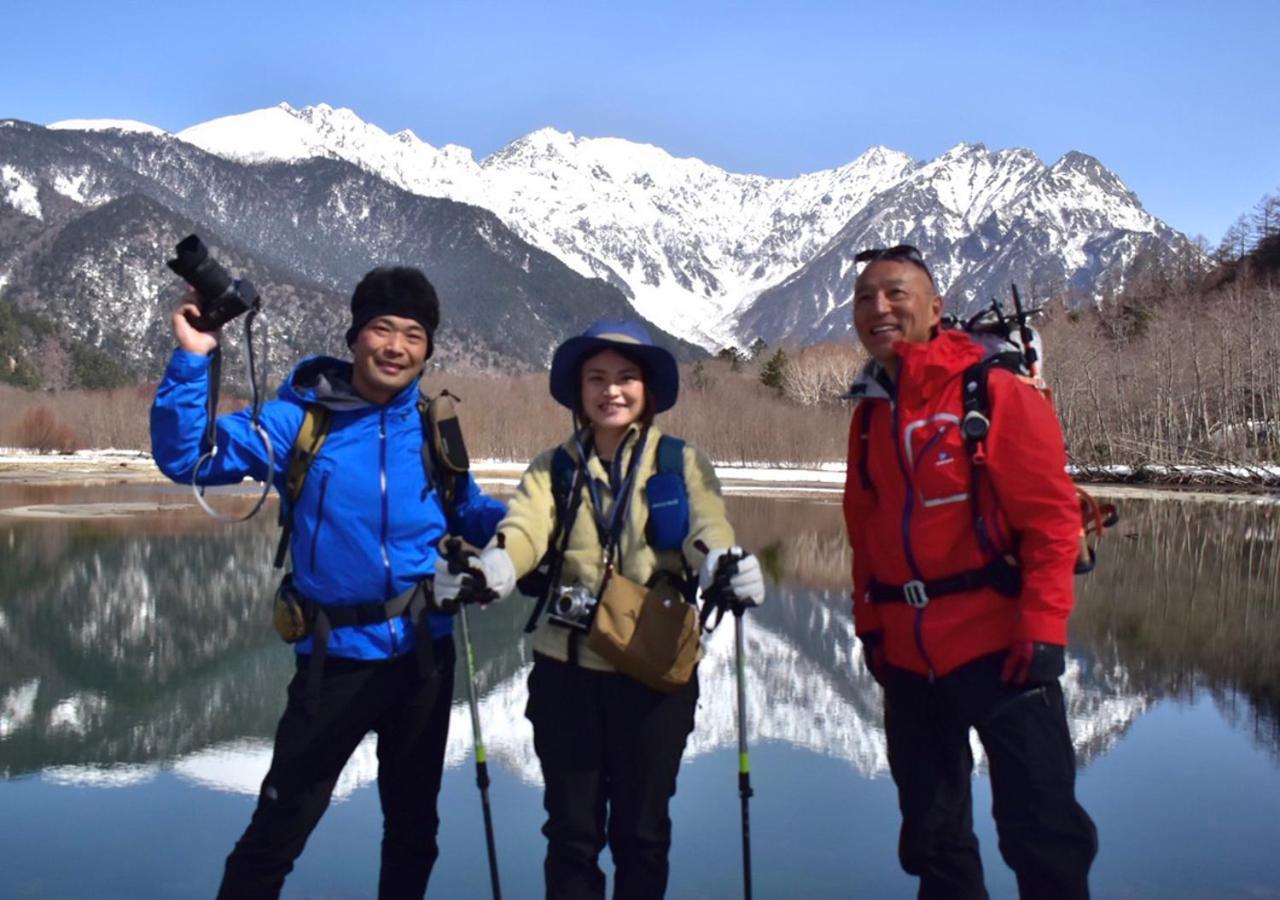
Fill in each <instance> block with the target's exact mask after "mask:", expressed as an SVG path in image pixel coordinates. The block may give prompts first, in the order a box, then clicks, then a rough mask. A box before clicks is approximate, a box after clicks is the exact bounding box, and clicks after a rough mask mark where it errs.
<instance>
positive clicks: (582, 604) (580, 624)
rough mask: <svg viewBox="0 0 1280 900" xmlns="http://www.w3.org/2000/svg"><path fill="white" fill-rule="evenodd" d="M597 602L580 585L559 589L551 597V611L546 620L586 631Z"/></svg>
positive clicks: (589, 592)
mask: <svg viewBox="0 0 1280 900" xmlns="http://www.w3.org/2000/svg"><path fill="white" fill-rule="evenodd" d="M599 602H600V601H599V600H598V599H597V598H596V596H595V594H593V593H591V591H589V590H587V589H586V588H585V587H583V586H582V585H580V584H573V585H569V586H567V587H561V588H560V589H559V590H557V591H556V592H555V594H554V595H552V597H551V611H550V612H548V613H547V619H548V620H549V621H552V622H555V623H556V624H557V625H561V626H563V627H565V628H576V629H577V630H578V631H587V630H588V629H590V627H591V615H592V613H594V612H595V608H596V604H597V603H599Z"/></svg>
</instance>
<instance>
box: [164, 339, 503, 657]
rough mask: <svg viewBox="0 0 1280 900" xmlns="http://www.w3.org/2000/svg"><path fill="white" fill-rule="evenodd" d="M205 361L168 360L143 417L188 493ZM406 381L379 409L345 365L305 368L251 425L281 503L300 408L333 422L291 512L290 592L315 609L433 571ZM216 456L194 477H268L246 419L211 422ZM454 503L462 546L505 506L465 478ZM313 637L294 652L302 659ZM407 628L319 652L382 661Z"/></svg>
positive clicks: (435, 503) (334, 638)
mask: <svg viewBox="0 0 1280 900" xmlns="http://www.w3.org/2000/svg"><path fill="white" fill-rule="evenodd" d="M208 389H209V357H207V356H200V355H199V354H195V353H189V352H187V351H185V350H182V349H181V348H178V349H176V350H175V351H174V354H173V358H172V359H171V360H170V361H169V366H168V368H167V369H166V370H165V375H164V380H163V381H162V382H161V383H160V386H159V388H157V390H156V398H155V402H154V403H153V404H152V407H151V450H152V454H153V455H154V456H155V460H156V464H157V465H158V466H159V467H160V470H161V471H162V472H164V474H165V475H167V476H168V477H169V478H171V479H173V480H174V481H176V482H180V483H184V484H190V483H191V477H192V470H193V468H194V467H195V465H196V462H197V461H198V460H199V458H200V439H201V436H202V435H203V434H204V431H205V425H206V422H207V415H206V403H207V396H208ZM417 397H418V384H417V382H414V383H413V384H410V385H409V386H408V387H406V388H405V389H404V390H402V391H401V392H400V393H399V394H397V395H396V396H395V397H394V398H392V399H391V401H390V402H388V403H387V404H386V405H385V406H376V405H374V404H371V403H369V402H368V401H366V400H363V399H361V398H360V397H359V396H357V395H356V393H355V392H354V390H353V389H352V388H351V363H349V362H343V361H341V360H337V359H332V358H330V357H320V356H317V357H312V358H310V359H307V360H304V361H303V362H302V363H300V364H299V365H298V367H297V368H296V369H294V371H293V373H292V374H291V375H290V376H289V378H288V379H287V380H286V381H285V383H284V384H283V385H282V386H281V388H280V391H279V394H278V397H277V399H275V400H272V401H270V402H268V403H266V404H264V405H263V407H262V413H261V416H260V422H261V424H262V426H263V427H264V429H265V430H266V432H267V435H268V436H269V437H270V439H271V447H272V453H273V456H274V457H275V459H274V464H275V474H274V478H273V481H274V483H275V487H276V490H277V492H279V494H280V496H281V498H282V499H281V502H282V503H283V502H285V501H284V499H283V497H284V479H285V473H286V471H287V469H288V464H289V455H290V453H291V451H292V450H293V442H294V438H295V437H296V436H297V433H298V429H299V427H301V425H302V419H303V416H304V414H305V412H306V406H307V404H308V403H321V404H323V405H324V406H327V407H328V408H329V409H330V411H331V413H330V419H329V429H328V437H327V438H326V439H325V442H324V446H323V447H321V449H320V453H319V455H318V456H317V457H316V459H315V461H314V462H313V463H312V464H311V467H310V469H309V470H308V473H307V478H306V483H305V484H304V486H303V489H302V493H301V495H300V496H299V497H298V502H297V507H296V509H295V510H294V512H293V536H292V540H291V542H290V552H291V554H292V557H293V585H294V587H295V588H296V589H297V590H298V591H299V592H300V593H301V594H302V595H303V596H305V597H307V598H309V599H311V600H313V601H315V602H317V603H323V604H334V605H354V604H360V603H376V602H385V601H387V600H390V599H392V598H393V597H395V596H397V595H398V594H400V593H402V592H404V591H406V590H408V589H409V588H410V587H412V586H413V584H414V583H415V582H417V581H420V580H421V579H423V578H427V577H430V576H432V575H433V574H434V572H435V562H436V556H437V553H436V546H437V545H438V544H439V542H440V538H441V537H443V536H444V535H445V534H446V532H447V527H446V524H445V515H444V510H443V509H442V508H441V504H440V500H439V498H438V496H437V494H436V492H435V490H434V489H433V488H432V486H431V485H429V484H428V483H427V476H426V473H425V471H424V470H423V466H422V418H421V416H419V415H418V410H417V405H416V404H417ZM217 446H218V450H217V453H216V455H214V456H213V458H212V459H211V460H207V461H205V463H204V464H203V465H202V466H201V469H200V481H201V483H202V484H209V485H219V484H237V483H239V482H240V481H241V480H243V479H244V478H245V477H246V476H247V477H249V478H253V479H255V480H257V481H262V480H264V479H266V478H267V474H268V464H267V462H268V461H267V457H266V448H265V447H264V445H263V442H262V439H261V438H260V437H259V436H258V434H257V433H256V432H255V431H254V429H253V425H252V421H251V411H250V410H249V409H243V410H240V411H238V412H235V413H230V414H228V415H223V416H219V417H218V419H217ZM467 481H468V484H467V491H466V495H465V496H464V497H462V498H460V501H459V504H458V519H459V524H460V531H461V536H462V537H463V538H465V539H466V540H467V541H468V542H470V543H472V544H474V545H475V546H478V547H483V546H484V545H485V544H486V543H488V541H489V539H490V538H491V537H492V536H493V532H494V530H495V529H496V527H497V524H498V522H499V521H500V520H501V519H502V516H503V514H504V512H505V511H506V507H505V505H504V504H503V503H501V502H500V501H497V500H494V499H492V498H490V497H487V496H485V494H484V493H482V492H481V491H480V489H479V487H478V486H477V485H476V483H475V480H474V479H473V478H470V477H468V479H467ZM430 624H431V634H432V636H433V637H443V636H445V635H448V634H450V633H451V632H452V629H453V620H452V619H451V618H450V617H448V616H439V615H434V614H432V615H431V622H430ZM311 645H312V639H311V638H307V639H306V640H304V641H301V642H299V643H298V644H297V645H296V646H297V651H298V652H299V653H310V652H311ZM413 646H414V635H413V629H412V627H410V626H409V625H408V623H407V620H406V619H404V618H396V619H392V620H390V621H387V622H379V623H377V624H374V625H359V626H352V627H346V628H335V629H334V630H333V633H332V635H331V636H330V638H329V645H328V654H329V655H330V656H342V657H347V658H350V659H388V658H390V657H394V656H398V655H400V654H403V653H407V652H409V651H410V650H412V649H413Z"/></svg>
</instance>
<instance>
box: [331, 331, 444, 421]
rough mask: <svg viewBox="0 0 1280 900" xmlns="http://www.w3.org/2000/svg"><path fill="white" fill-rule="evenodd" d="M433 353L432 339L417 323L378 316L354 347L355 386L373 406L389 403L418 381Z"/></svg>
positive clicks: (362, 333)
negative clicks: (414, 380) (428, 354)
mask: <svg viewBox="0 0 1280 900" xmlns="http://www.w3.org/2000/svg"><path fill="white" fill-rule="evenodd" d="M430 349H431V338H430V337H428V336H427V330H426V329H425V328H423V327H422V324H421V323H420V322H418V321H417V320H415V319H405V318H402V317H400V316H378V317H377V318H376V319H372V320H370V321H369V323H368V324H367V325H365V326H364V327H363V328H361V329H360V333H359V334H358V335H356V342H355V343H354V344H352V345H351V354H352V356H353V357H354V359H355V365H354V367H353V368H352V376H351V380H352V386H353V387H354V388H355V390H356V393H357V394H359V395H360V396H361V397H363V398H364V399H365V400H368V401H369V402H370V403H386V402H387V401H388V400H390V399H391V398H392V397H394V396H395V395H396V394H398V393H400V391H402V390H403V389H404V388H405V387H406V386H408V385H409V384H410V383H411V382H412V381H413V379H415V378H417V377H418V373H419V372H421V371H422V366H423V364H424V363H425V362H426V361H427V353H428V351H429V350H430Z"/></svg>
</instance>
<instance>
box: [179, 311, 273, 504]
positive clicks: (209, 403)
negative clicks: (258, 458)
mask: <svg viewBox="0 0 1280 900" xmlns="http://www.w3.org/2000/svg"><path fill="white" fill-rule="evenodd" d="M261 311H262V305H261V303H260V302H258V301H257V300H256V299H255V301H254V304H253V306H251V307H250V308H249V314H248V315H247V316H245V320H244V366H245V380H246V381H248V382H249V390H250V391H251V395H252V401H251V412H250V422H252V424H253V430H254V431H255V432H257V434H258V437H259V439H261V441H262V446H263V449H264V450H265V451H266V456H265V459H266V463H267V475H266V478H264V479H263V480H262V493H261V494H259V495H258V501H257V502H256V503H254V505H253V508H252V509H250V510H249V511H248V512H247V513H245V514H244V515H243V516H228V515H225V514H224V513H220V512H218V511H217V510H215V509H214V508H213V507H212V506H210V505H209V502H208V501H207V500H206V499H205V497H204V489H205V485H202V484H200V470H201V469H202V468H203V467H204V465H205V463H206V462H209V461H211V460H212V459H213V458H214V457H215V456H217V455H218V401H219V398H220V395H221V393H222V345H221V343H219V344H218V346H216V347H214V348H213V351H212V352H211V353H210V354H209V387H208V390H207V391H205V398H206V407H205V426H204V434H203V435H201V437H200V458H199V459H197V460H196V464H195V468H193V469H192V471H191V490H192V493H193V494H194V495H195V498H196V501H197V502H198V503H199V504H200V507H201V508H202V509H203V510H204V511H205V512H206V513H208V514H209V515H210V516H212V517H213V518H215V519H217V520H218V521H219V522H244V521H247V520H249V519H252V518H253V517H254V516H255V515H257V514H258V510H260V509H262V505H263V504H264V503H266V501H267V494H269V493H270V492H271V485H272V483H273V482H274V481H275V473H276V468H275V450H274V449H273V447H272V446H271V437H270V435H268V434H267V430H266V429H265V428H264V427H263V426H262V422H261V416H262V403H263V400H262V395H263V391H262V390H260V389H259V384H258V382H259V379H258V369H257V364H256V359H255V357H254V352H253V322H254V319H256V318H257V317H258V314H259V313H260V312H261ZM262 376H263V377H262V379H261V380H262V381H263V382H265V381H266V379H267V377H268V375H267V343H266V341H265V340H264V341H263V344H262Z"/></svg>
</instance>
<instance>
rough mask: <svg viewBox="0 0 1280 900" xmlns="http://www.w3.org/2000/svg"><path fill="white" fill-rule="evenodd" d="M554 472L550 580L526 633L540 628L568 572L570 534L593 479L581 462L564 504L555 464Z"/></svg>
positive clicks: (543, 589) (542, 588)
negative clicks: (566, 557)
mask: <svg viewBox="0 0 1280 900" xmlns="http://www.w3.org/2000/svg"><path fill="white" fill-rule="evenodd" d="M551 469H552V471H551V480H552V485H553V487H552V493H553V494H555V495H556V521H555V525H554V526H553V527H552V529H551V540H550V541H548V542H547V547H548V550H547V557H548V558H549V562H547V563H546V565H547V573H546V581H545V582H544V583H543V584H542V585H541V590H540V591H539V593H538V600H537V603H535V604H534V607H533V612H532V613H531V614H530V615H529V621H527V622H526V623H525V626H524V632H525V634H531V633H532V632H533V631H534V629H536V628H537V627H538V620H539V619H540V618H541V617H542V612H543V610H545V609H546V608H547V604H548V603H550V602H551V595H552V594H553V593H554V592H555V589H556V587H558V586H559V584H560V574H561V573H562V572H563V571H564V555H565V551H567V550H568V549H569V534H570V532H572V531H573V523H574V522H575V521H576V520H577V518H578V510H579V509H580V508H581V507H582V480H583V479H584V478H587V477H589V476H588V475H587V467H586V464H585V463H584V462H583V461H582V460H581V459H579V460H578V464H577V465H576V466H574V469H573V478H572V480H571V481H570V483H569V490H568V492H567V493H566V494H565V499H564V502H563V503H561V501H560V498H559V492H558V491H557V490H556V489H555V479H556V474H557V473H556V466H555V464H554V463H552V466H551Z"/></svg>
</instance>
